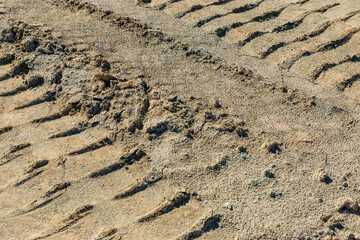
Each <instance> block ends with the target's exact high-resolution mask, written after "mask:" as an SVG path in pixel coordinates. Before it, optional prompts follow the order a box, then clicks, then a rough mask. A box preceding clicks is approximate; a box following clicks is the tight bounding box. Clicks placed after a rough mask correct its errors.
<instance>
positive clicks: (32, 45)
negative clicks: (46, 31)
mask: <svg viewBox="0 0 360 240" xmlns="http://www.w3.org/2000/svg"><path fill="white" fill-rule="evenodd" d="M21 44H22V48H23V50H24V51H25V52H32V51H34V50H35V49H36V46H37V44H38V42H37V40H36V38H35V37H29V38H27V39H25V40H23V41H22V42H21Z"/></svg>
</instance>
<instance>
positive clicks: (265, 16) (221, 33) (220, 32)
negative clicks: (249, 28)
mask: <svg viewBox="0 0 360 240" xmlns="http://www.w3.org/2000/svg"><path fill="white" fill-rule="evenodd" d="M308 1H309V0H302V1H299V2H295V3H290V4H287V5H285V6H283V7H281V8H279V9H278V10H272V11H268V12H265V13H262V14H260V15H257V16H255V17H253V18H252V19H250V20H249V21H246V22H234V23H232V24H231V25H228V26H224V27H221V28H218V29H216V30H215V33H216V35H217V36H218V37H225V36H226V34H227V33H228V32H229V31H230V30H232V29H236V28H239V27H241V26H244V25H246V24H249V23H252V22H265V21H269V20H272V19H275V18H278V17H279V16H280V14H281V13H282V12H283V11H284V10H285V9H286V8H288V7H290V6H294V5H299V6H301V5H303V4H305V3H306V2H308ZM250 10H251V9H250ZM241 13H242V12H241ZM293 24H294V25H295V24H296V23H293ZM298 24H299V23H298Z"/></svg>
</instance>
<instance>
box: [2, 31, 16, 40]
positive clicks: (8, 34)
mask: <svg viewBox="0 0 360 240" xmlns="http://www.w3.org/2000/svg"><path fill="white" fill-rule="evenodd" d="M1 40H2V41H4V42H9V43H12V42H15V41H16V35H15V34H14V33H13V31H12V30H11V29H4V30H3V31H2V32H1Z"/></svg>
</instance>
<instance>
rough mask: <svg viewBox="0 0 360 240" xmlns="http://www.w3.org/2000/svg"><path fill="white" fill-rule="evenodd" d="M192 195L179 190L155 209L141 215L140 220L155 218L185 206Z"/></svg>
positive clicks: (145, 220)
mask: <svg viewBox="0 0 360 240" xmlns="http://www.w3.org/2000/svg"><path fill="white" fill-rule="evenodd" d="M190 197H191V195H190V194H189V193H187V192H178V193H175V194H174V195H173V196H172V197H171V198H169V199H168V200H166V201H164V202H163V203H162V204H160V205H159V206H158V207H156V208H155V209H153V210H151V211H150V212H148V213H146V214H145V215H143V216H141V217H140V218H139V219H138V221H139V222H147V221H150V220H154V219H156V218H157V217H159V216H161V215H163V214H166V213H169V212H171V211H172V210H174V209H175V208H179V207H181V206H185V205H186V204H187V203H188V202H189V201H190Z"/></svg>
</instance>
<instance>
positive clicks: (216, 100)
mask: <svg viewBox="0 0 360 240" xmlns="http://www.w3.org/2000/svg"><path fill="white" fill-rule="evenodd" d="M214 107H216V108H221V104H220V101H219V100H218V99H215V101H214Z"/></svg>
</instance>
